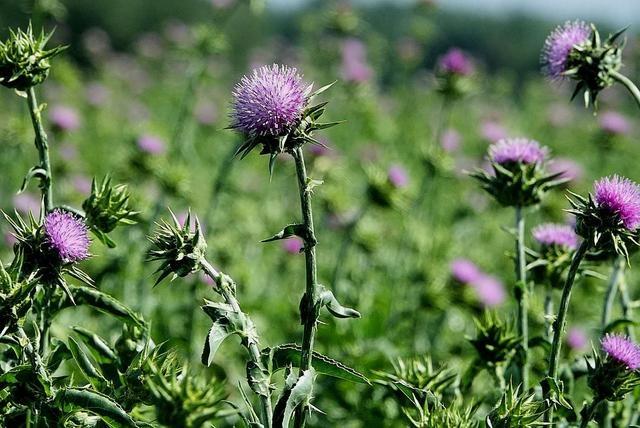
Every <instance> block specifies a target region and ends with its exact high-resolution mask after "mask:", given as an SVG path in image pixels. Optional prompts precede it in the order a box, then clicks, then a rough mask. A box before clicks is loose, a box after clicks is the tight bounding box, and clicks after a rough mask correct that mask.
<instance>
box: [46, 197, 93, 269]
mask: <svg viewBox="0 0 640 428" xmlns="http://www.w3.org/2000/svg"><path fill="white" fill-rule="evenodd" d="M43 227H44V234H45V242H46V243H47V245H48V246H49V247H50V248H51V249H52V250H53V251H55V253H56V254H57V255H58V256H59V257H60V260H62V261H63V262H64V263H73V262H78V261H80V260H84V259H86V258H88V257H89V242H90V241H89V231H88V229H87V226H86V225H85V224H84V222H83V221H82V220H81V219H80V218H78V217H76V216H75V215H73V214H71V213H70V212H67V211H62V210H54V211H52V212H50V213H49V214H47V216H46V217H45V219H44V226H43Z"/></svg>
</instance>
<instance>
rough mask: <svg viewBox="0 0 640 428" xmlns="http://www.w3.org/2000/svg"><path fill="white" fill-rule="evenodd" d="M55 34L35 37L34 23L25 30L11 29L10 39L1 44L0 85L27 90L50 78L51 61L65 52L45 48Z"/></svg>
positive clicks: (60, 49) (58, 49)
mask: <svg viewBox="0 0 640 428" xmlns="http://www.w3.org/2000/svg"><path fill="white" fill-rule="evenodd" d="M52 34H53V33H49V34H45V33H44V32H41V33H40V35H39V36H36V35H35V34H34V33H33V29H32V28H31V24H29V26H28V27H27V30H26V31H22V29H18V30H17V31H13V30H10V34H9V38H8V39H7V40H6V41H4V42H0V84H2V85H4V86H6V87H8V88H12V89H17V90H19V91H24V90H27V89H29V88H31V87H33V86H36V85H38V84H40V83H42V82H43V81H44V80H45V79H46V78H47V76H48V75H49V68H50V67H51V65H50V63H49V59H51V58H53V57H54V56H56V55H57V54H59V53H60V52H61V51H62V50H63V49H65V47H55V48H53V49H49V50H46V49H45V46H46V44H47V42H49V39H50V38H51V35H52Z"/></svg>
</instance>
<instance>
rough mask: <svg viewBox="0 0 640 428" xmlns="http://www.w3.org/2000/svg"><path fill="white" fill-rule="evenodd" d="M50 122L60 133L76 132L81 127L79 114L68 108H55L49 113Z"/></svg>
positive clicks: (60, 106)
mask: <svg viewBox="0 0 640 428" xmlns="http://www.w3.org/2000/svg"><path fill="white" fill-rule="evenodd" d="M49 120H50V121H51V123H52V124H53V126H54V127H55V128H56V129H57V130H59V131H74V130H76V129H78V128H79V127H80V117H79V116H78V112H77V111H76V110H74V109H73V108H71V107H67V106H62V105H59V106H55V107H53V108H52V109H51V111H50V112H49Z"/></svg>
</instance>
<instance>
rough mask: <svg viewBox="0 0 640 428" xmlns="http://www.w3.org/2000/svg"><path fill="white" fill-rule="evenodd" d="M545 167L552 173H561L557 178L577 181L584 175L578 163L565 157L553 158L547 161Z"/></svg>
mask: <svg viewBox="0 0 640 428" xmlns="http://www.w3.org/2000/svg"><path fill="white" fill-rule="evenodd" d="M547 167H548V168H547V169H548V170H549V172H550V173H552V174H562V175H561V176H560V177H559V178H561V179H565V180H570V181H578V180H580V179H581V178H582V176H583V175H584V171H583V170H582V167H581V166H580V164H579V163H577V162H575V161H573V160H571V159H566V158H555V159H553V161H552V162H549V164H548V165H547Z"/></svg>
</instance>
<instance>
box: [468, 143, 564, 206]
mask: <svg viewBox="0 0 640 428" xmlns="http://www.w3.org/2000/svg"><path fill="white" fill-rule="evenodd" d="M548 154H549V150H548V149H547V148H546V147H544V146H541V145H540V144H539V143H538V142H537V141H533V140H528V139H526V138H508V139H502V140H500V141H498V142H497V143H495V144H493V145H492V146H491V147H490V148H489V154H488V160H489V161H490V162H491V167H492V171H491V172H488V171H485V170H480V169H479V170H477V171H476V172H474V173H473V174H472V177H474V178H476V179H477V180H478V181H480V183H481V185H482V188H483V189H484V190H486V191H487V192H488V193H489V194H491V195H492V196H493V197H494V198H495V199H496V200H497V201H498V202H499V203H500V204H502V205H504V206H521V207H524V206H530V205H535V204H537V203H539V202H540V201H541V200H542V198H543V197H544V195H545V193H546V192H547V191H549V190H550V189H552V188H554V187H556V186H559V185H560V184H562V183H564V181H565V180H563V179H561V178H560V176H561V175H562V174H560V173H558V174H546V172H545V161H546V160H547V158H548Z"/></svg>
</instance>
